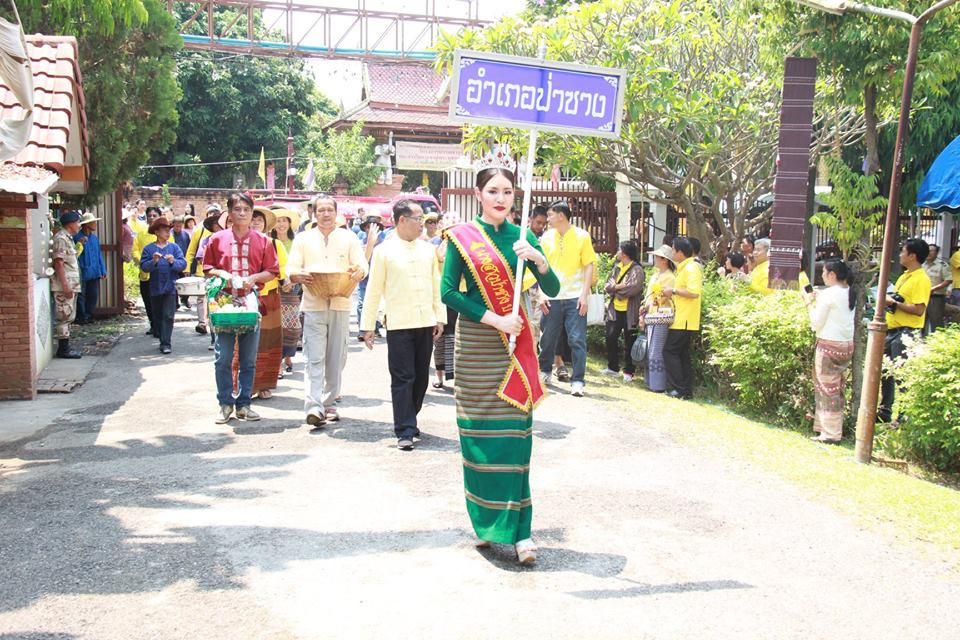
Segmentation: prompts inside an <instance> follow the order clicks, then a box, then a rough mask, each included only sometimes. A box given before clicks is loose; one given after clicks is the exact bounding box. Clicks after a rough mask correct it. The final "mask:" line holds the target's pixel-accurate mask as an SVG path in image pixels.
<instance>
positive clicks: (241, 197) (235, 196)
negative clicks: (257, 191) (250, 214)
mask: <svg viewBox="0 0 960 640" xmlns="http://www.w3.org/2000/svg"><path fill="white" fill-rule="evenodd" d="M238 202H245V203H246V204H248V205H250V208H251V209H253V198H251V197H250V196H248V195H247V194H245V193H240V192H239V191H236V192H234V193H231V194H230V197H229V198H227V211H228V212H229V211H233V207H234V206H235V205H236V204H237V203H238Z"/></svg>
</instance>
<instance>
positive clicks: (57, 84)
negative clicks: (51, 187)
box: [0, 35, 90, 176]
mask: <svg viewBox="0 0 960 640" xmlns="http://www.w3.org/2000/svg"><path fill="white" fill-rule="evenodd" d="M26 41H27V55H28V56H30V63H31V68H32V70H33V99H34V110H33V130H32V131H31V132H30V140H29V142H27V146H26V147H25V148H24V149H23V150H22V151H21V152H20V153H19V154H18V155H17V156H16V157H15V158H13V159H12V160H10V161H9V162H13V163H16V164H22V165H36V166H42V167H46V168H48V169H51V170H53V171H56V172H58V173H60V172H61V171H62V170H63V167H64V165H65V164H66V159H67V143H68V141H69V137H70V126H71V123H72V122H73V120H74V119H75V118H79V121H78V122H77V125H78V130H79V131H80V141H79V142H80V146H81V149H82V154H83V166H84V175H85V176H86V175H87V173H88V171H89V161H90V151H89V148H88V146H87V115H86V111H85V106H86V105H85V100H84V95H83V88H82V83H83V78H82V76H81V74H80V67H79V66H78V64H77V41H76V39H75V38H73V37H72V36H42V35H33V36H27V38H26ZM22 113H23V108H22V107H21V106H20V105H19V103H18V102H17V99H16V98H15V97H14V96H13V93H12V92H11V91H10V89H9V88H8V87H6V86H5V85H4V84H3V82H2V81H0V118H12V117H17V116H19V115H21V114H22Z"/></svg>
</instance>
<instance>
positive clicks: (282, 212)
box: [271, 208, 300, 232]
mask: <svg viewBox="0 0 960 640" xmlns="http://www.w3.org/2000/svg"><path fill="white" fill-rule="evenodd" d="M271 211H273V215H275V216H276V217H277V218H278V219H279V218H286V219H287V220H289V221H290V228H291V229H293V231H294V232H296V231H297V229H299V228H300V214H299V213H297V212H296V211H294V210H293V209H282V208H281V209H271Z"/></svg>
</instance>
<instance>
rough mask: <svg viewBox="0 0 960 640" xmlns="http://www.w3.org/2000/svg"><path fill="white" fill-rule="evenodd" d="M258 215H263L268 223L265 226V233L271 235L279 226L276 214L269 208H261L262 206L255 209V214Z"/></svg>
mask: <svg viewBox="0 0 960 640" xmlns="http://www.w3.org/2000/svg"><path fill="white" fill-rule="evenodd" d="M258 213H259V214H262V215H263V219H264V221H265V222H266V224H265V225H264V229H263V232H264V233H270V232H271V231H272V230H273V228H274V227H275V226H277V216H276V214H275V213H274V212H273V211H271V210H270V209H269V208H268V207H260V206H257V207H254V208H253V214H254V215H256V214H258Z"/></svg>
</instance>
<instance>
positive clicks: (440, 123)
mask: <svg viewBox="0 0 960 640" xmlns="http://www.w3.org/2000/svg"><path fill="white" fill-rule="evenodd" d="M361 120H362V121H363V122H364V123H366V124H381V123H385V124H386V123H389V124H395V125H406V126H408V127H410V128H413V127H418V128H423V127H426V128H428V129H433V130H436V129H441V130H444V131H459V130H460V129H461V126H460V125H459V124H457V123H455V122H451V121H450V118H449V117H447V112H446V111H445V110H444V111H411V110H404V109H380V108H377V107H372V106H370V105H369V104H366V103H364V104H361V105H360V106H359V107H357V108H356V109H354V110H353V111H350V112H349V113H346V114H344V115H343V116H342V117H341V118H339V119H338V120H337V121H336V122H333V123H331V124H330V125H328V126H330V127H333V128H339V127H340V126H343V125H345V124H348V123H353V122H359V121H361Z"/></svg>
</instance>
